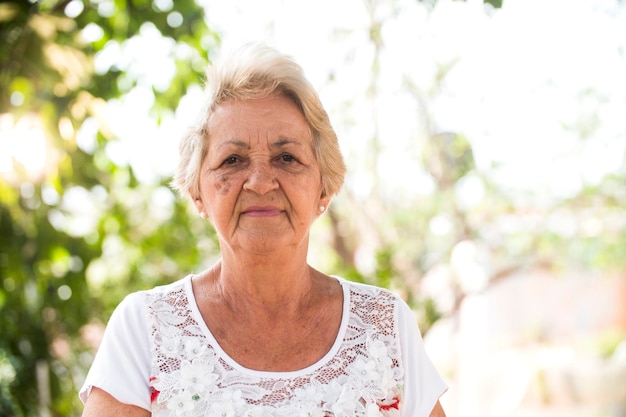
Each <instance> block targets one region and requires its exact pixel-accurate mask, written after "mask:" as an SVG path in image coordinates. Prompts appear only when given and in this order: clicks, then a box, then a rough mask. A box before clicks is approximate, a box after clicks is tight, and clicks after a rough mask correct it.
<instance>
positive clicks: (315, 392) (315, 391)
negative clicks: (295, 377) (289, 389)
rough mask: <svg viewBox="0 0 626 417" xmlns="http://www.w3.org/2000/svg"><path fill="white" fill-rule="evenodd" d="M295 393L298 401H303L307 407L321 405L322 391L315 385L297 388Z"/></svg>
mask: <svg viewBox="0 0 626 417" xmlns="http://www.w3.org/2000/svg"><path fill="white" fill-rule="evenodd" d="M294 394H295V398H296V399H297V400H298V402H300V403H302V405H303V406H304V407H306V408H310V407H319V404H320V403H321V402H322V396H323V394H322V391H321V390H320V389H319V388H318V387H316V386H314V385H305V386H304V387H300V388H296V389H295V391H294ZM304 415H307V414H304Z"/></svg>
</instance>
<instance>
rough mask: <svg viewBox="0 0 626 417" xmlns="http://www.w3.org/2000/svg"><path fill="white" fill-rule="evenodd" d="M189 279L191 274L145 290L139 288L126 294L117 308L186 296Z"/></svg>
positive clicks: (133, 306) (132, 306)
mask: <svg viewBox="0 0 626 417" xmlns="http://www.w3.org/2000/svg"><path fill="white" fill-rule="evenodd" d="M190 281H191V275H188V276H185V277H184V278H181V279H179V280H177V281H174V282H171V283H169V284H164V285H159V286H156V287H152V288H149V289H145V290H139V291H135V292H132V293H130V294H127V295H126V296H125V297H124V299H123V300H122V302H121V303H120V304H119V306H118V309H119V308H126V309H128V308H131V309H132V308H137V307H139V306H145V305H146V304H151V303H154V302H155V301H158V300H163V299H166V298H172V299H181V298H186V297H187V290H188V285H189V283H190Z"/></svg>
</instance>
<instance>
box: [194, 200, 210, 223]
mask: <svg viewBox="0 0 626 417" xmlns="http://www.w3.org/2000/svg"><path fill="white" fill-rule="evenodd" d="M193 205H194V206H195V207H196V211H197V212H198V214H199V215H200V217H202V218H203V219H206V218H207V217H208V216H207V214H206V211H204V203H203V202H202V200H201V199H199V198H196V199H195V200H193Z"/></svg>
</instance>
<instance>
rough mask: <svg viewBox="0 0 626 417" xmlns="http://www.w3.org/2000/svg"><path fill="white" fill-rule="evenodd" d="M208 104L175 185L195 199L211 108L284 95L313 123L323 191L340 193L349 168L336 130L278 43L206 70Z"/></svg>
mask: <svg viewBox="0 0 626 417" xmlns="http://www.w3.org/2000/svg"><path fill="white" fill-rule="evenodd" d="M206 77H207V84H206V87H205V90H204V91H205V98H204V105H203V108H202V109H201V111H200V114H199V117H198V119H197V121H196V123H195V124H194V125H193V126H191V127H190V129H189V130H188V132H187V133H186V134H185V135H184V136H183V137H182V139H181V142H180V149H179V150H180V161H179V164H178V168H177V170H176V172H175V175H174V178H173V180H172V187H173V188H174V189H175V190H177V191H178V193H179V194H180V195H181V196H183V197H187V198H189V199H191V200H195V199H198V198H199V196H200V169H201V166H202V161H203V160H204V158H205V157H206V154H207V151H208V137H209V132H208V130H207V124H208V120H209V117H210V115H211V113H212V111H213V110H214V109H215V107H216V106H218V105H219V104H221V103H223V102H225V101H227V100H254V99H259V98H264V97H268V96H271V95H274V94H283V95H285V96H286V97H289V98H290V99H292V100H293V101H294V103H295V104H296V105H297V106H298V107H299V108H300V110H301V111H302V114H303V115H304V118H305V120H306V121H307V123H308V124H309V127H310V129H311V134H312V138H313V143H312V144H313V149H314V152H315V157H316V159H317V163H318V165H319V168H320V173H321V180H322V187H323V192H324V193H325V195H327V196H331V197H332V196H334V195H336V194H337V193H338V192H339V190H340V189H341V187H342V185H343V181H344V177H345V172H346V167H345V164H344V161H343V156H342V155H341V151H340V149H339V143H338V141H337V135H336V133H335V130H334V129H333V127H332V126H331V124H330V119H329V118H328V114H327V113H326V111H325V110H324V108H323V106H322V103H321V101H320V99H319V96H318V94H317V92H316V91H315V89H314V88H313V86H312V85H311V83H310V82H309V81H308V80H307V79H306V78H305V76H304V71H303V69H302V67H301V66H300V65H299V64H298V63H296V62H295V61H294V60H293V58H291V57H290V56H288V55H285V54H282V53H280V52H278V51H276V50H275V49H273V48H270V47H268V46H263V45H257V44H249V45H246V46H244V47H242V48H240V49H237V50H236V51H234V52H232V53H230V54H227V55H225V56H224V57H222V59H219V60H217V61H216V62H215V63H214V65H211V66H210V67H209V68H208V70H207V73H206Z"/></svg>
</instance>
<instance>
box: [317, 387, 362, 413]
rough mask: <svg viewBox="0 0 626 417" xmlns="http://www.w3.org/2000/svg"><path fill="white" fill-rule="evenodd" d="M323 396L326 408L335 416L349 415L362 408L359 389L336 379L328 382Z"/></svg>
mask: <svg viewBox="0 0 626 417" xmlns="http://www.w3.org/2000/svg"><path fill="white" fill-rule="evenodd" d="M329 388H330V389H329V390H328V391H327V396H326V398H325V400H326V401H325V403H326V407H325V408H326V409H327V410H328V411H330V412H331V413H332V415H333V416H335V417H351V416H354V415H357V414H355V413H359V412H361V411H362V410H364V408H363V404H362V402H361V396H360V394H359V391H358V390H356V389H355V387H354V386H353V385H351V384H341V383H339V382H338V379H335V380H333V381H332V382H331V383H330V384H329Z"/></svg>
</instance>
